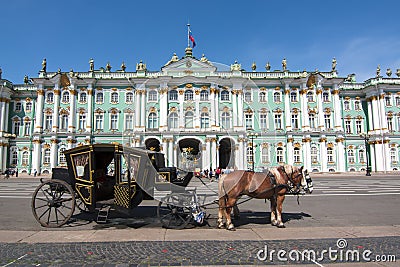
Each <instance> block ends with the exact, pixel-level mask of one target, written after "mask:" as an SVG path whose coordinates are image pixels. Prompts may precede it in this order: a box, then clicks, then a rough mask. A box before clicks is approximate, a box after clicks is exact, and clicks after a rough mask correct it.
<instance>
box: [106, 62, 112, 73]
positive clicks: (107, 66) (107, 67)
mask: <svg viewBox="0 0 400 267" xmlns="http://www.w3.org/2000/svg"><path fill="white" fill-rule="evenodd" d="M106 71H111V65H110V62H107V65H106Z"/></svg>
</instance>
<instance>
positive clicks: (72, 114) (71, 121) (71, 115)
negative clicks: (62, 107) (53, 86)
mask: <svg viewBox="0 0 400 267" xmlns="http://www.w3.org/2000/svg"><path fill="white" fill-rule="evenodd" d="M71 87H72V89H71V90H70V95H71V96H70V99H69V101H70V107H71V109H70V111H69V122H68V132H71V133H75V131H76V126H75V125H76V95H77V92H76V90H75V86H74V85H71Z"/></svg>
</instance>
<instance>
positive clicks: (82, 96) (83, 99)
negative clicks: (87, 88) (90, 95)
mask: <svg viewBox="0 0 400 267" xmlns="http://www.w3.org/2000/svg"><path fill="white" fill-rule="evenodd" d="M86 100H87V94H86V93H85V92H82V93H81V94H80V95H79V102H80V103H86Z"/></svg>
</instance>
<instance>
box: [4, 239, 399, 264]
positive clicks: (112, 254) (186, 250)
mask: <svg viewBox="0 0 400 267" xmlns="http://www.w3.org/2000/svg"><path fill="white" fill-rule="evenodd" d="M399 244H400V237H375V238H349V239H340V240H338V239H318V240H306V239H302V240H276V241H267V240H265V241H246V240H240V241H164V242H162V241H156V242H154V241H152V242H149V241H138V242H101V243H36V244H28V243H0V266H39V265H40V266H72V265H76V266H116V265H117V266H196V265H197V266H199V265H200V266H201V265H214V266H215V265H226V266H232V265H293V264H314V265H315V264H316V263H317V262H318V263H319V264H326V263H335V264H334V265H337V266H341V264H343V263H345V262H357V260H356V259H357V256H356V255H358V256H359V258H360V259H359V261H361V262H366V261H368V258H369V259H371V261H374V262H376V261H377V260H376V259H382V260H385V261H386V262H389V261H392V263H391V264H392V265H391V266H394V265H393V261H394V260H395V258H396V259H398V260H399V259H400V250H399ZM279 250H282V251H285V254H283V252H280V253H281V254H280V257H281V258H285V257H286V258H288V260H287V261H282V260H279V258H278V255H277V253H278V251H279ZM311 250H312V251H314V252H315V253H316V257H315V261H314V262H313V261H310V260H308V259H307V258H309V257H311V258H313V254H312V253H311V252H310V251H311ZM323 250H326V252H325V254H322V253H323ZM329 250H331V258H332V257H333V258H334V257H337V259H336V261H333V260H330V256H329ZM368 250H370V251H371V253H368ZM293 251H294V252H293ZM296 251H297V252H296ZM349 251H350V252H349ZM302 252H305V253H303V254H300V253H302ZM351 252H353V254H352V253H351ZM355 252H357V253H356V254H354V253H355ZM310 253H311V254H310ZM321 254H322V256H321ZM271 255H272V256H271ZM302 255H304V257H305V258H304V259H302V257H303V256H302ZM363 255H364V256H363ZM297 256H298V257H299V260H296V257H297ZM377 256H378V257H380V258H377ZM270 257H272V258H273V261H271V260H270ZM346 257H348V259H349V261H346ZM394 257H395V258H394ZM264 258H265V259H264ZM321 258H323V259H322V260H321ZM394 264H396V263H394ZM388 265H390V264H389V263H388ZM315 266H317V265H315ZM319 266H322V265H319ZM379 266H386V263H385V262H381V263H380V265H379Z"/></svg>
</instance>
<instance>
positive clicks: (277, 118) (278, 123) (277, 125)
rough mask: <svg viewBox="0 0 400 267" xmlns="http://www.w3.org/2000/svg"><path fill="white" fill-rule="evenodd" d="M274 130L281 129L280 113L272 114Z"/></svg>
mask: <svg viewBox="0 0 400 267" xmlns="http://www.w3.org/2000/svg"><path fill="white" fill-rule="evenodd" d="M274 122H275V130H282V114H275V115H274Z"/></svg>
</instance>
